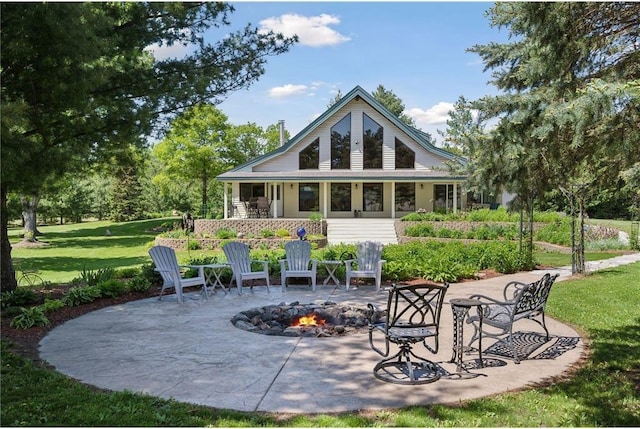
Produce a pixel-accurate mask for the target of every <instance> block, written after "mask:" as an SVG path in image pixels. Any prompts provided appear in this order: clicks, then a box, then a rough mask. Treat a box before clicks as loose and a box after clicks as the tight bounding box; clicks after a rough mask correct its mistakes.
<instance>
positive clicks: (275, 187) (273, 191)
mask: <svg viewBox="0 0 640 429" xmlns="http://www.w3.org/2000/svg"><path fill="white" fill-rule="evenodd" d="M269 188H270V189H271V216H273V218H274V219H275V218H277V217H278V201H277V199H276V197H277V196H278V182H273V183H272V184H271V186H270V187H269Z"/></svg>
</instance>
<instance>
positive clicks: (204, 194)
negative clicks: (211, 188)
mask: <svg viewBox="0 0 640 429" xmlns="http://www.w3.org/2000/svg"><path fill="white" fill-rule="evenodd" d="M207 211H208V210H207V176H206V174H205V175H204V176H202V218H203V219H204V218H206V217H207Z"/></svg>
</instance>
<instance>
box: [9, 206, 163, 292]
mask: <svg viewBox="0 0 640 429" xmlns="http://www.w3.org/2000/svg"><path fill="white" fill-rule="evenodd" d="M175 220H176V219H174V218H164V219H149V220H143V221H137V222H124V223H113V222H110V221H98V222H84V223H79V224H67V225H52V226H42V227H39V228H38V229H39V230H40V232H42V233H43V234H44V235H42V236H41V237H38V239H39V240H40V241H42V242H44V243H47V245H46V246H44V247H38V248H21V247H18V248H14V249H13V250H12V252H11V256H12V258H13V261H14V264H15V265H16V266H18V267H20V268H22V269H26V270H38V271H40V276H41V277H42V279H43V280H44V281H48V282H51V283H64V282H69V281H71V280H73V279H74V278H76V277H78V276H79V275H80V272H82V270H83V269H85V268H86V269H87V270H98V269H101V268H108V267H113V268H127V267H139V266H141V265H142V264H145V263H149V262H150V259H149V254H148V251H149V246H151V245H153V240H154V238H155V236H156V233H155V232H153V231H152V229H153V228H155V227H158V226H160V225H162V224H163V223H164V222H167V221H175ZM107 229H109V231H110V232H111V236H109V237H107V236H106V235H105V234H106V230H107ZM22 232H23V230H22V229H21V228H11V229H10V230H9V241H10V242H11V244H12V245H13V244H15V243H17V242H19V241H20V240H21V234H22Z"/></svg>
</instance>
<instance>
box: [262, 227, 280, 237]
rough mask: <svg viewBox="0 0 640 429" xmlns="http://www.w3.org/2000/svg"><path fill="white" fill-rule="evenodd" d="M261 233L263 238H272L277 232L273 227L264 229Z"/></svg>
mask: <svg viewBox="0 0 640 429" xmlns="http://www.w3.org/2000/svg"><path fill="white" fill-rule="evenodd" d="M260 235H261V236H262V238H271V237H273V236H275V235H276V233H275V232H273V230H272V229H263V230H262V231H260Z"/></svg>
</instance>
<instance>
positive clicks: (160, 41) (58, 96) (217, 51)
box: [0, 2, 296, 291]
mask: <svg viewBox="0 0 640 429" xmlns="http://www.w3.org/2000/svg"><path fill="white" fill-rule="evenodd" d="M0 8H1V9H0V17H1V20H2V21H1V25H0V32H1V33H0V35H1V39H2V44H1V46H0V49H1V56H2V69H1V70H0V81H1V85H2V88H1V91H2V93H1V94H2V111H1V121H2V122H1V126H2V153H1V155H2V183H1V186H0V187H1V202H2V231H1V232H2V234H1V238H0V241H1V245H2V249H1V261H2V274H1V279H0V281H1V282H2V290H3V291H4V290H12V289H14V288H15V287H16V282H15V274H14V271H13V266H12V263H11V256H10V255H11V246H10V244H9V240H8V236H7V217H6V198H7V195H8V192H9V191H10V190H13V191H20V192H22V193H24V194H25V195H35V196H36V197H37V196H38V191H39V189H40V187H41V185H42V183H44V181H45V180H47V178H49V177H51V176H60V175H62V174H63V173H65V172H68V171H74V170H75V171H80V170H81V169H82V168H84V167H85V166H87V165H90V164H91V163H92V162H95V161H98V160H100V159H102V158H104V157H105V156H108V155H109V154H110V153H111V151H112V150H114V148H118V147H122V146H128V145H130V144H138V145H142V144H143V143H144V141H145V140H146V136H148V135H149V134H150V133H152V132H153V131H156V132H160V131H162V129H163V127H164V125H165V124H166V119H167V115H173V114H174V113H175V112H180V111H183V110H184V109H185V108H186V107H189V106H192V105H195V104H198V103H201V102H204V101H206V102H210V103H216V102H219V101H221V100H222V99H224V98H225V96H226V95H227V94H229V92H231V91H234V90H237V89H242V88H246V87H248V86H249V85H251V84H252V83H253V82H255V81H256V80H257V79H258V78H259V77H260V76H261V75H262V74H263V73H264V64H265V62H266V60H267V58H268V57H269V56H272V55H278V54H281V53H284V52H286V51H287V50H288V49H289V48H290V46H291V45H292V44H293V43H294V42H295V40H296V39H295V38H285V37H284V36H282V35H281V34H275V33H273V32H262V31H259V30H258V29H257V28H255V27H253V26H251V25H247V26H246V27H245V28H244V29H242V30H240V31H237V32H234V33H230V34H224V35H221V40H220V41H218V42H216V43H208V42H207V41H206V40H205V39H204V37H203V33H204V32H205V31H206V30H208V29H211V28H216V27H223V26H226V25H228V24H229V16H230V14H231V13H232V12H233V7H232V6H231V5H229V4H227V3H214V2H203V3H143V2H99V3H92V2H81V3H55V2H54V3H47V2H45V3H11V2H3V3H2V4H0ZM173 45H176V46H180V45H183V46H184V47H185V48H187V51H188V52H189V53H187V54H185V55H184V56H183V57H180V58H167V59H157V58H154V56H153V54H152V53H151V51H150V50H149V49H150V48H152V47H154V46H156V47H157V46H173Z"/></svg>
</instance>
